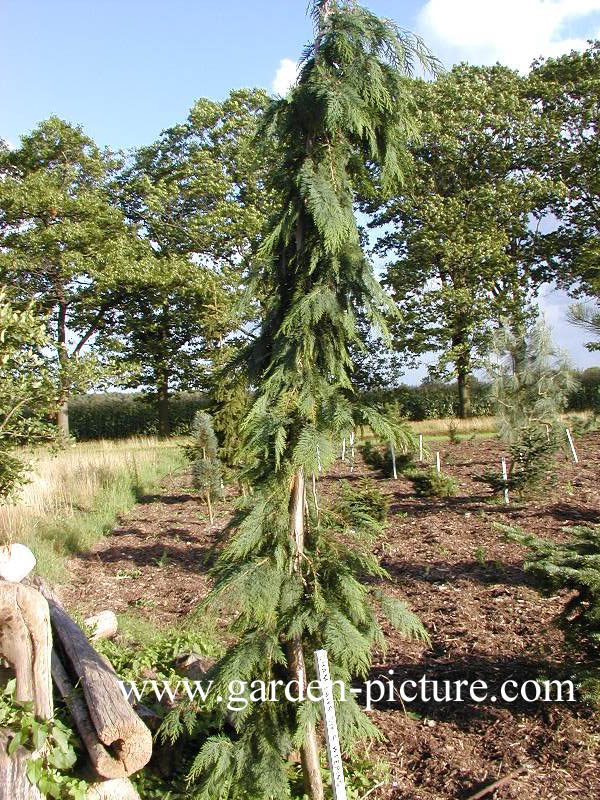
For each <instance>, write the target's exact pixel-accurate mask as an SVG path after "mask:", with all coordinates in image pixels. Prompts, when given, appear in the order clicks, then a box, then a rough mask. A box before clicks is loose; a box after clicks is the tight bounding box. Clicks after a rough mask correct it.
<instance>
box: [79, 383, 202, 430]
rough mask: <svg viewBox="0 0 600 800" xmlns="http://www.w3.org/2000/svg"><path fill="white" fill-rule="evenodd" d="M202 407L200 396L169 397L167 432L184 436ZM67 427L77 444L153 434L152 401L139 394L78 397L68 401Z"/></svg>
mask: <svg viewBox="0 0 600 800" xmlns="http://www.w3.org/2000/svg"><path fill="white" fill-rule="evenodd" d="M206 405H207V400H206V396H205V395H203V394H200V393H198V394H195V393H189V394H188V393H181V394H175V395H173V397H172V398H171V403H170V408H169V416H170V421H171V431H172V432H173V433H174V434H181V433H186V432H187V431H188V430H189V428H190V425H191V423H192V420H193V418H194V414H195V413H196V411H198V409H200V408H205V407H206ZM69 427H70V430H71V433H72V435H73V436H74V437H75V438H76V439H77V440H78V441H85V440H89V439H122V438H125V437H127V436H149V435H153V434H157V433H158V416H157V411H156V404H155V402H154V400H153V398H151V397H147V396H145V395H141V394H126V393H119V392H111V393H109V394H90V395H80V396H78V397H73V398H72V399H71V400H70V401H69Z"/></svg>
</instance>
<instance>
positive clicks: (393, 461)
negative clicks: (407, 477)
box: [390, 442, 398, 481]
mask: <svg viewBox="0 0 600 800" xmlns="http://www.w3.org/2000/svg"><path fill="white" fill-rule="evenodd" d="M390 453H391V454H392V470H393V474H394V480H395V481H397V480H398V472H397V470H396V448H395V447H394V443H393V442H390Z"/></svg>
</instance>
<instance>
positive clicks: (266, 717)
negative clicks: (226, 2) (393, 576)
mask: <svg viewBox="0 0 600 800" xmlns="http://www.w3.org/2000/svg"><path fill="white" fill-rule="evenodd" d="M313 13H314V19H315V26H316V38H315V42H314V44H312V45H311V46H310V47H308V48H307V50H306V51H305V52H304V55H303V58H302V65H301V72H300V75H299V79H298V81H297V84H296V86H295V87H294V88H293V89H292V90H291V92H290V94H289V95H288V96H287V97H286V98H285V99H281V100H278V101H275V102H274V103H273V105H272V107H271V108H270V109H269V110H268V111H267V113H266V117H265V123H264V130H263V135H264V136H268V137H274V138H275V139H276V140H277V141H278V142H279V143H280V154H281V157H280V161H279V167H278V168H277V169H276V170H275V171H274V174H273V176H272V180H273V188H274V189H275V191H276V193H277V195H278V196H279V197H280V198H282V203H281V208H280V213H279V214H278V215H277V217H276V218H275V219H274V220H273V221H272V224H271V227H270V230H269V232H268V234H267V235H266V237H265V239H264V242H263V245H262V252H261V253H260V262H261V264H263V265H266V267H263V269H265V270H266V272H263V273H262V274H260V275H257V276H256V277H257V280H259V281H260V283H261V286H263V287H264V286H268V287H270V288H271V290H272V291H271V294H270V297H269V298H268V300H267V315H266V319H265V321H264V325H263V328H262V332H261V335H260V337H259V338H258V339H257V341H256V342H255V343H254V344H253V345H252V346H251V348H250V349H249V350H248V351H247V352H246V353H245V354H244V358H245V359H246V363H247V364H248V365H249V369H250V375H251V381H252V385H254V386H255V387H256V393H255V396H254V398H253V403H252V407H251V409H250V411H249V414H248V417H247V419H246V422H245V425H244V451H245V454H246V458H245V461H246V463H248V464H251V465H252V467H251V472H250V474H249V475H248V476H247V480H248V482H249V483H250V484H251V485H252V486H253V488H254V493H253V495H252V496H251V497H250V498H249V499H248V500H247V503H246V505H245V507H243V508H241V510H240V512H239V514H238V515H237V517H236V519H235V521H234V524H233V526H232V527H233V530H232V534H231V538H230V540H229V543H228V545H227V546H226V547H225V548H224V550H223V551H222V553H221V555H220V557H219V559H218V562H217V565H216V568H215V570H214V574H215V579H216V580H215V587H214V590H213V593H212V594H211V596H210V598H209V603H211V604H213V605H219V606H220V607H221V609H223V608H224V609H228V610H229V613H231V614H232V615H233V617H234V622H233V625H232V630H233V632H234V633H235V634H236V636H237V643H236V644H235V646H234V647H232V648H231V649H230V650H229V652H228V653H227V655H226V656H225V657H224V659H222V661H221V662H220V663H219V664H218V665H217V666H216V668H215V670H214V674H211V677H212V678H213V679H214V681H215V684H214V686H213V688H212V690H211V696H212V697H213V698H214V697H216V696H218V695H221V696H227V692H228V688H227V687H228V685H229V683H230V681H234V680H241V681H247V682H249V683H251V682H252V681H255V680H260V681H262V682H265V683H267V684H268V682H270V681H274V680H281V681H282V682H285V683H287V682H288V681H290V680H294V681H297V684H296V686H297V688H298V691H302V690H303V689H304V688H305V687H306V683H307V680H310V679H311V678H312V677H313V665H312V653H313V651H314V650H316V649H319V648H324V649H326V650H327V651H328V653H329V658H330V662H331V672H332V678H333V679H334V680H341V681H343V682H345V684H346V685H349V684H350V682H351V680H352V678H353V677H354V676H357V675H362V676H364V675H366V674H367V672H368V669H369V666H370V663H371V654H372V651H373V648H374V647H378V648H383V646H384V639H383V635H382V631H381V629H380V626H379V624H378V621H377V607H379V609H380V610H382V611H384V612H385V613H386V614H387V616H388V617H389V618H390V620H391V621H392V622H393V623H394V624H396V625H397V626H398V627H399V628H401V629H402V630H403V631H404V632H405V633H406V634H407V635H413V636H417V637H421V638H423V639H426V636H427V635H426V633H425V631H424V629H423V627H422V626H421V624H420V622H419V621H418V619H417V618H416V617H415V616H414V615H413V614H412V613H411V612H410V611H409V609H408V608H407V607H406V606H405V605H404V604H403V603H401V602H399V601H395V600H393V599H391V598H388V597H385V596H380V597H379V596H377V595H376V593H375V592H374V591H372V589H371V588H370V586H369V584H366V585H365V582H364V580H363V579H364V577H365V576H369V575H370V576H375V577H377V578H385V577H386V573H385V571H384V570H383V569H382V568H381V567H380V565H379V564H378V562H377V559H376V558H375V557H374V556H373V554H372V551H373V537H374V536H376V535H377V531H378V528H377V525H374V524H373V520H369V519H368V518H366V517H365V516H364V515H363V516H362V517H360V516H353V514H352V512H351V511H349V512H348V513H347V514H346V515H344V514H340V513H338V512H335V511H331V510H330V511H327V510H326V509H323V508H320V504H319V503H318V501H317V497H316V493H315V492H314V491H313V489H312V487H311V491H308V492H307V490H306V485H307V477H309V476H311V475H312V474H314V473H317V472H318V468H319V464H320V465H321V466H322V468H323V469H324V470H325V469H327V466H328V465H330V464H331V463H332V461H333V460H334V458H335V456H336V454H337V452H338V448H339V444H340V442H341V440H342V438H343V437H344V436H346V435H348V434H349V432H350V431H351V430H353V429H354V426H355V424H356V422H357V421H359V422H365V423H367V424H368V425H370V427H371V428H372V429H373V431H374V432H375V433H376V434H377V435H378V436H380V437H381V438H383V439H384V440H386V441H393V442H395V443H396V445H397V446H398V447H402V446H403V445H404V446H410V445H411V444H412V440H411V436H410V434H409V433H408V432H407V430H406V428H405V427H403V426H402V425H400V424H398V423H397V422H396V421H393V420H389V419H387V418H386V416H385V415H384V414H383V413H382V412H381V411H380V410H377V409H375V408H370V407H368V406H365V405H361V404H360V403H359V401H358V400H357V399H355V397H354V395H353V391H352V383H351V380H350V373H351V370H352V360H351V356H350V348H351V346H352V345H353V344H356V343H357V341H358V336H357V326H356V322H357V314H358V312H359V311H360V312H361V313H362V314H364V315H366V317H367V319H369V321H370V322H371V324H374V325H379V326H380V327H382V328H383V327H384V323H383V320H382V319H381V316H380V312H379V310H378V309H381V308H386V307H387V308H389V307H390V303H389V301H388V299H387V297H386V296H385V294H384V293H383V291H382V290H381V288H380V286H379V284H378V283H377V281H376V280H375V278H374V276H373V272H372V268H371V265H370V264H369V262H368V261H367V259H366V258H365V256H364V254H363V252H362V249H361V244H360V237H359V231H358V228H357V224H356V220H355V215H354V204H353V201H354V186H356V181H358V180H359V179H361V178H364V175H365V170H367V169H377V171H378V179H379V180H380V181H381V184H382V185H383V186H384V187H385V186H391V185H392V184H393V183H394V182H396V181H398V180H402V178H403V175H404V173H405V170H406V168H407V156H406V153H407V143H408V141H409V140H410V139H411V138H412V137H414V136H416V134H417V130H416V124H415V116H414V109H413V107H412V104H411V100H410V95H409V75H410V73H411V71H412V68H413V64H414V63H415V62H417V61H420V62H422V63H423V64H424V65H425V66H426V67H428V68H435V62H434V60H433V59H432V57H431V56H430V55H429V54H428V52H427V51H426V49H425V48H424V46H423V45H422V43H421V42H420V40H419V39H417V38H416V37H414V36H412V35H411V34H407V33H406V32H404V31H402V30H400V29H398V28H397V27H396V26H395V25H394V24H393V23H391V22H388V21H383V20H381V19H379V18H377V17H376V16H374V15H373V14H371V13H370V12H369V11H367V10H365V9H363V8H361V7H359V6H356V5H355V4H354V3H350V2H341V1H340V0H338V2H334V0H323V1H322V2H318V3H313ZM254 686H256V687H257V688H256V690H254V689H253V687H252V685H250V687H249V689H248V690H247V691H248V695H249V697H250V698H252V699H254V700H257V699H259V698H260V685H259V684H254ZM253 691H255V692H256V693H258V694H256V693H255V694H254V695H253ZM281 691H282V690H280V694H281ZM263 699H265V698H263ZM282 699H283V700H284V701H283V702H281V700H282ZM215 713H216V714H217V715H219V714H221V715H222V718H223V719H224V711H223V708H222V706H219V704H215ZM337 713H338V725H339V728H340V737H341V740H342V743H343V745H344V746H345V747H349V746H350V745H351V744H352V743H353V742H355V741H356V740H357V739H360V738H362V737H366V736H377V735H378V734H377V731H376V729H375V727H374V726H373V725H372V723H371V722H370V721H369V720H368V718H367V717H366V716H365V715H364V714H363V713H362V712H361V710H360V708H359V707H358V705H357V703H356V702H355V701H354V699H353V696H352V695H351V694H349V693H347V694H346V701H345V702H339V703H338V705H337ZM319 714H320V709H319V706H318V704H315V703H312V702H310V701H306V702H298V703H295V702H285V698H281V696H280V702H250V703H249V705H248V706H247V708H245V709H242V710H239V711H237V712H236V713H235V714H233V725H234V726H235V733H234V735H233V736H225V735H220V736H212V737H210V738H209V739H208V740H207V741H206V742H205V744H204V745H203V747H202V749H201V751H200V753H199V754H198V757H197V758H196V761H195V763H194V766H193V768H192V772H191V775H190V778H191V780H192V781H197V782H198V788H197V794H196V796H197V797H198V798H202V799H203V800H208V798H210V800H215V798H232V799H233V798H240V799H241V798H278V800H279V799H280V798H284V797H289V796H290V764H289V760H288V756H289V754H290V753H291V752H292V751H297V750H299V751H300V757H301V764H302V773H303V777H304V785H305V792H306V794H307V795H308V796H309V797H310V798H311V800H322V798H323V784H322V778H321V765H320V754H319V747H318V739H317V735H316V725H317V723H318V719H319ZM230 723H231V719H230ZM173 727H174V725H173Z"/></svg>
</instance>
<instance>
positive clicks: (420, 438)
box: [419, 433, 423, 461]
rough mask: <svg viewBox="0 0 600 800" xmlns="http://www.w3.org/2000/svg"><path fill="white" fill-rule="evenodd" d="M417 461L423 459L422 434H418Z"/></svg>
mask: <svg viewBox="0 0 600 800" xmlns="http://www.w3.org/2000/svg"><path fill="white" fill-rule="evenodd" d="M419 461H423V434H422V433H420V434H419Z"/></svg>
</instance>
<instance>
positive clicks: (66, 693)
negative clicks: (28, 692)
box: [52, 652, 127, 778]
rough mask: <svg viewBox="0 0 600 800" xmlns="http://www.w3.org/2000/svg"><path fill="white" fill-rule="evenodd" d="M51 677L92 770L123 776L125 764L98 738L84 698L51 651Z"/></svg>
mask: <svg viewBox="0 0 600 800" xmlns="http://www.w3.org/2000/svg"><path fill="white" fill-rule="evenodd" d="M52 677H53V678H54V683H55V684H56V688H57V689H58V691H59V692H60V694H61V696H62V698H63V699H64V701H65V704H66V706H67V708H68V709H69V711H70V712H71V716H72V717H73V720H74V722H75V725H76V726H77V730H78V731H79V736H80V737H81V741H82V742H83V744H84V746H85V749H86V750H87V751H88V755H89V757H90V762H91V764H92V767H93V768H94V772H95V774H96V775H97V776H99V777H100V778H124V777H127V776H126V774H125V766H124V764H123V763H122V762H121V761H119V759H118V758H116V757H115V756H114V755H113V754H112V753H110V752H109V750H107V748H106V747H105V746H104V745H103V744H102V742H101V741H100V740H99V739H98V734H97V733H96V729H95V728H94V726H93V724H92V720H91V718H90V713H89V711H88V707H87V705H86V703H85V700H84V699H83V697H82V696H81V692H78V691H77V690H76V689H75V688H74V687H73V684H72V683H71V681H70V680H69V676H68V675H67V673H66V671H65V668H64V667H63V665H62V663H61V661H60V659H59V658H58V656H57V654H56V652H53V653H52Z"/></svg>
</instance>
